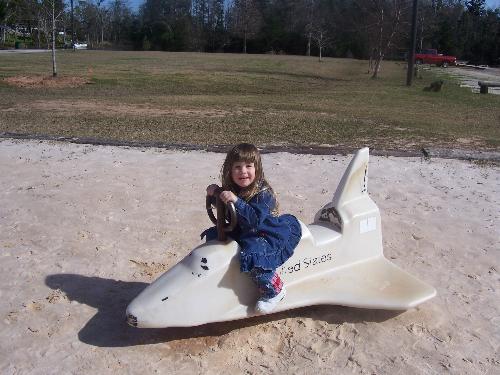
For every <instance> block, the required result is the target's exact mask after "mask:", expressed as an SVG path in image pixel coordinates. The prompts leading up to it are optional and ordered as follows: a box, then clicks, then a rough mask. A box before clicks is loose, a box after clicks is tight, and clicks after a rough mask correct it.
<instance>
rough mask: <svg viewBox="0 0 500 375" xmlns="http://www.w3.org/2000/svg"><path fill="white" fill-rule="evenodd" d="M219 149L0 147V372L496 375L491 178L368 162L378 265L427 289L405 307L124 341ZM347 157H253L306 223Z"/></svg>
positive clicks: (186, 241)
mask: <svg viewBox="0 0 500 375" xmlns="http://www.w3.org/2000/svg"><path fill="white" fill-rule="evenodd" d="M223 158H224V154H223V153H210V152H204V151H175V150H165V149H158V148H135V147H114V146H95V145H84V144H79V145H78V144H71V143H64V142H53V141H38V140H12V139H7V138H3V139H1V140H0V173H1V174H2V179H1V180H0V206H1V207H2V214H1V215H0V229H1V230H0V233H1V235H0V248H1V258H2V260H1V262H0V271H1V272H0V275H1V276H0V277H1V280H0V281H1V284H2V289H1V295H2V300H3V303H2V305H1V307H0V315H1V317H2V319H1V328H2V340H1V343H0V349H1V350H0V372H1V373H2V374H20V373H30V374H47V373H72V374H86V373H111V374H122V373H169V374H235V373H244V374H264V373H265V374H282V373H295V374H310V373H312V372H314V373H316V374H332V373H359V374H374V373H376V374H398V373H405V374H442V373H444V372H450V373H454V374H493V373H498V372H500V358H499V356H498V348H499V344H500V307H499V305H498V301H499V300H500V292H499V290H500V289H499V288H498V281H499V270H500V268H499V267H500V264H499V262H498V259H499V249H500V243H499V238H500V229H499V226H498V221H499V212H500V192H499V187H500V169H499V167H498V165H495V164H493V163H490V162H472V161H463V160H456V159H440V158H433V157H432V158H430V159H429V158H423V157H422V158H421V157H383V156H371V157H370V163H369V172H368V192H369V194H370V196H371V197H372V199H373V200H374V201H375V203H376V204H377V205H378V207H379V208H380V211H381V215H382V234H383V243H384V253H385V256H386V257H387V258H388V259H390V260H391V261H392V262H394V263H396V264H397V265H398V266H400V267H402V268H403V269H405V270H406V271H408V272H410V273H411V274H413V275H415V276H417V277H418V278H420V279H421V280H424V281H426V282H427V283H429V284H431V285H433V286H434V287H435V288H436V289H437V296H436V297H435V298H433V299H432V300H430V301H428V302H425V303H424V304H422V305H420V306H419V307H418V308H416V309H411V310H408V311H401V312H399V311H383V310H369V309H356V308H347V307H342V306H323V305H322V306H312V307H305V308H300V309H296V310H291V311H286V312H280V313H277V314H272V315H269V316H263V317H256V318H251V319H247V320H239V321H233V322H225V323H216V324H210V325H206V326H201V327H194V328H169V329H136V328H132V327H129V326H128V325H127V324H126V323H125V308H126V306H127V304H128V303H129V302H130V301H131V300H132V299H133V298H134V297H135V296H136V295H137V294H138V293H139V292H140V291H141V290H142V289H144V287H145V286H146V285H147V284H148V283H150V282H151V281H153V280H154V279H156V278H157V277H159V276H160V275H161V274H162V273H163V272H164V271H165V270H167V269H169V268H170V267H171V266H173V265H174V264H176V263H177V262H178V261H179V260H181V259H182V258H183V257H184V256H185V255H187V254H188V253H189V251H190V250H191V249H192V248H194V247H195V246H197V245H198V244H199V243H200V239H199V234H200V232H201V231H203V230H204V229H205V228H206V227H208V226H209V225H210V221H209V219H208V217H207V215H206V211H205V207H204V202H205V187H206V186H207V184H209V183H216V182H217V181H218V173H219V167H220V165H221V163H222V161H223ZM350 159H351V155H307V154H289V153H286V152H278V153H271V154H264V155H263V162H264V170H265V171H266V176H267V178H268V179H269V181H270V183H271V184H272V186H273V188H274V189H275V191H276V192H277V194H278V199H279V202H280V208H281V211H282V212H289V213H292V214H294V215H296V216H297V217H298V218H299V219H301V220H302V221H303V222H305V223H310V222H311V221H312V220H313V216H314V214H315V213H316V211H317V210H318V209H319V208H320V207H322V206H323V205H324V204H325V203H326V202H328V201H330V200H331V198H332V195H333V194H334V192H335V188H336V186H337V184H338V182H339V179H340V177H341V175H342V173H343V171H344V170H345V168H346V166H347V164H348V162H349V161H350Z"/></svg>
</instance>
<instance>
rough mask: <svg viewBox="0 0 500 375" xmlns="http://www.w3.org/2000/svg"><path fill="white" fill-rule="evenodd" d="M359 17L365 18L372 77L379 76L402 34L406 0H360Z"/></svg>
mask: <svg viewBox="0 0 500 375" xmlns="http://www.w3.org/2000/svg"><path fill="white" fill-rule="evenodd" d="M357 4H358V9H359V17H361V19H363V20H365V24H366V25H367V26H366V27H365V32H366V35H367V39H368V45H369V50H370V62H369V69H370V72H371V73H372V78H377V77H378V73H379V71H380V66H381V64H382V60H383V59H384V57H385V55H386V53H387V52H388V50H389V49H390V48H391V47H392V46H393V44H394V42H395V39H396V38H397V37H400V36H401V33H400V26H401V24H402V19H403V11H404V10H406V8H404V5H405V2H404V0H371V1H370V2H368V3H365V2H363V3H362V2H360V1H359V2H358V3H357Z"/></svg>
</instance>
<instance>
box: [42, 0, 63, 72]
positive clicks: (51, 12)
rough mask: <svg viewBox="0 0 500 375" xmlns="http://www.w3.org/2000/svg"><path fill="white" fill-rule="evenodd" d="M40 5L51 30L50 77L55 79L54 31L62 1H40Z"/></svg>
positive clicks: (59, 16)
mask: <svg viewBox="0 0 500 375" xmlns="http://www.w3.org/2000/svg"><path fill="white" fill-rule="evenodd" d="M40 5H41V7H42V9H43V11H44V12H45V17H46V19H48V20H49V22H48V24H49V25H50V30H51V50H52V76H53V77H57V63H56V29H57V22H58V21H59V20H60V18H61V16H62V14H63V12H64V4H63V2H62V0H41V2H40Z"/></svg>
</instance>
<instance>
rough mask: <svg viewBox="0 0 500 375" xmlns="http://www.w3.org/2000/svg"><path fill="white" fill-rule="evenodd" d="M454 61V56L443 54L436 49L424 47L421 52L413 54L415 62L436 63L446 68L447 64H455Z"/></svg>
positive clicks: (455, 60) (455, 59)
mask: <svg viewBox="0 0 500 375" xmlns="http://www.w3.org/2000/svg"><path fill="white" fill-rule="evenodd" d="M456 62H457V58H456V57H455V56H444V55H443V54H442V53H438V52H437V50H436V49H424V50H422V52H421V53H416V54H415V63H417V64H436V65H439V66H442V67H443V68H446V67H447V66H448V65H455V64H456Z"/></svg>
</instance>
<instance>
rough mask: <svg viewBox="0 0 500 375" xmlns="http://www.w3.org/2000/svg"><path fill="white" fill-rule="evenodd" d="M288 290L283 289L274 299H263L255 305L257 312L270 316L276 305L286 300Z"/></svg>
mask: <svg viewBox="0 0 500 375" xmlns="http://www.w3.org/2000/svg"><path fill="white" fill-rule="evenodd" d="M285 295H286V290H285V287H284V286H283V287H282V288H281V292H279V293H278V294H277V295H276V296H274V297H272V298H261V299H259V300H258V301H257V304H256V305H255V312H256V313H258V314H269V313H270V312H272V311H273V310H274V308H275V307H276V305H277V304H278V303H280V302H281V300H282V299H283V298H285Z"/></svg>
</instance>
